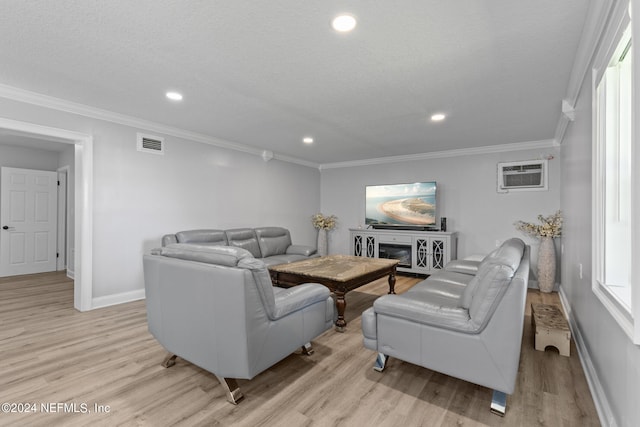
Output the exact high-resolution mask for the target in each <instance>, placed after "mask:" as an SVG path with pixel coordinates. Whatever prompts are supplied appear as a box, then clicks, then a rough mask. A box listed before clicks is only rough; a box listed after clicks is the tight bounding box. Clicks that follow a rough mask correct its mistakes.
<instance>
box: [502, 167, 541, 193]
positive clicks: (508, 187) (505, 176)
mask: <svg viewBox="0 0 640 427" xmlns="http://www.w3.org/2000/svg"><path fill="white" fill-rule="evenodd" d="M547 165H548V161H547V160H526V161H521V162H508V163H498V193H507V192H509V191H514V190H516V191H522V190H527V191H535V190H538V191H541V190H542V191H543V190H547V189H548V186H547Z"/></svg>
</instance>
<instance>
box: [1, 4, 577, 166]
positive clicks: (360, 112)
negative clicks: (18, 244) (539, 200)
mask: <svg viewBox="0 0 640 427" xmlns="http://www.w3.org/2000/svg"><path fill="white" fill-rule="evenodd" d="M588 5H589V2H588V1H585V0H562V1H557V0H539V1H513V0H484V1H483V0H453V1H441V0H439V1H432V0H406V1H394V2H391V1H364V0H363V1H348V2H346V1H333V0H323V1H299V0H273V1H257V0H251V1H239V0H225V1H215V0H210V1H204V0H201V1H195V0H192V1H184V0H135V1H132V0H109V1H104V0H75V1H74V0H56V1H50V0H29V1H24V0H3V1H2V7H1V9H2V10H1V13H0V45H1V46H2V56H1V58H2V59H1V66H0V83H1V84H5V85H9V86H13V87H16V88H20V89H25V90H29V91H34V92H38V93H41V94H45V95H49V96H53V97H57V98H62V99H65V100H69V101H73V102H77V103H81V104H86V105H89V106H93V107H97V108H100V109H105V110H110V111H114V112H117V113H121V114H126V115H130V116H133V117H137V118H141V119H145V120H150V121H154V122H158V123H162V124H165V125H168V126H173V127H176V128H180V129H184V130H188V131H191V132H196V133H200V134H204V135H207V136H210V137H214V138H218V139H222V140H225V141H229V142H232V143H236V144H242V145H246V146H250V147H255V148H258V149H261V150H262V149H266V150H271V151H274V152H276V153H280V154H284V155H287V156H290V157H294V158H297V159H301V160H304V161H307V162H312V163H316V164H326V163H334V162H342V161H356V160H362V159H371V158H380V157H387V156H400V155H402V156H406V155H411V154H420V153H428V152H432V151H442V150H448V149H464V148H476V147H482V146H488V145H498V144H511V143H518V142H529V141H539V140H547V139H551V138H553V137H554V132H555V130H556V126H557V124H558V120H559V118H560V114H561V102H562V98H563V97H564V96H565V94H566V90H567V85H568V82H569V76H570V72H571V67H572V65H573V61H574V57H575V53H576V50H577V47H578V42H579V39H580V35H581V31H582V27H583V25H584V21H585V18H586V13H587V9H588ZM339 12H349V13H351V14H353V15H354V16H356V17H357V19H358V26H357V27H356V29H355V30H354V31H353V32H352V33H349V34H338V33H336V32H334V31H333V30H332V29H331V27H330V21H331V19H332V18H333V17H334V16H335V15H336V14H337V13H339ZM169 89H175V90H178V91H180V92H182V93H183V94H184V100H183V101H182V102H181V103H174V102H170V101H168V100H166V99H165V97H164V93H165V92H166V91H167V90H169ZM435 112H445V113H446V114H447V115H448V117H447V119H446V120H445V121H444V122H440V123H433V122H431V121H430V120H429V119H428V117H429V116H430V115H431V114H433V113H435ZM0 113H1V111H0ZM0 115H1V114H0ZM307 135H310V136H313V137H314V138H315V142H314V144H312V145H305V144H303V143H302V142H301V139H302V137H303V136H307Z"/></svg>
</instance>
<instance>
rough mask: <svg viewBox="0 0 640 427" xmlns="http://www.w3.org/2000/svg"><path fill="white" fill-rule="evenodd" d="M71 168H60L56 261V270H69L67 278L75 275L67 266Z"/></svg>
mask: <svg viewBox="0 0 640 427" xmlns="http://www.w3.org/2000/svg"><path fill="white" fill-rule="evenodd" d="M69 171H70V168H69V166H63V167H61V168H58V170H57V172H58V230H57V232H58V242H57V249H56V250H57V252H58V257H57V259H56V270H58V271H61V270H67V276H69V277H73V273H72V274H71V275H70V274H69V270H68V265H67V259H68V258H69V255H68V253H67V252H68V247H69V244H68V241H69V216H68V215H67V213H68V211H69V196H68V194H67V186H68V184H67V180H68V179H69Z"/></svg>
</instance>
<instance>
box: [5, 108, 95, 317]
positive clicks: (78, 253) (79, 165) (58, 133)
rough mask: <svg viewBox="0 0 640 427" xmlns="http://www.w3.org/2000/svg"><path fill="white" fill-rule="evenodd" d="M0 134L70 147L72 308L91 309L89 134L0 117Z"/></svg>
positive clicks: (91, 152) (91, 164)
mask: <svg viewBox="0 0 640 427" xmlns="http://www.w3.org/2000/svg"><path fill="white" fill-rule="evenodd" d="M0 131H3V132H11V133H16V134H19V135H24V136H30V137H33V138H39V139H42V140H45V141H51V142H55V143H64V144H73V145H74V163H75V177H74V199H75V206H74V217H75V226H74V245H73V246H74V248H75V251H74V255H73V258H74V261H73V264H74V270H75V274H74V298H73V300H74V303H73V305H74V307H75V308H76V309H77V310H79V311H87V310H91V308H92V299H93V298H92V290H93V289H92V275H93V268H92V267H93V264H92V258H93V250H92V240H93V231H92V228H93V227H92V225H93V202H92V201H93V199H92V186H93V185H92V184H93V138H92V137H91V135H87V134H83V133H79V132H75V131H71V130H66V129H59V128H54V127H49V126H42V125H39V124H35V123H29V122H22V121H17V120H12V119H6V118H0Z"/></svg>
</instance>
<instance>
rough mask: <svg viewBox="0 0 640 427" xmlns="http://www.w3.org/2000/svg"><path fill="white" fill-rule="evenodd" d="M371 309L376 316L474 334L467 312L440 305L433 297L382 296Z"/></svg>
mask: <svg viewBox="0 0 640 427" xmlns="http://www.w3.org/2000/svg"><path fill="white" fill-rule="evenodd" d="M373 307H374V310H375V312H376V313H377V314H378V316H380V315H388V316H392V317H398V318H401V319H405V320H409V321H411V322H417V323H423V324H425V325H431V326H435V327H439V328H445V329H451V330H454V331H460V332H465V333H475V332H476V331H474V330H473V325H471V323H470V322H469V311H467V310H465V309H463V308H461V307H457V306H455V304H454V305H453V306H452V305H449V304H444V305H443V304H440V301H439V300H438V298H434V297H433V296H428V297H425V298H420V295H419V294H418V295H416V294H413V295H408V294H407V293H404V294H400V295H383V296H381V297H379V298H378V299H376V300H375V301H374V303H373Z"/></svg>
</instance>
